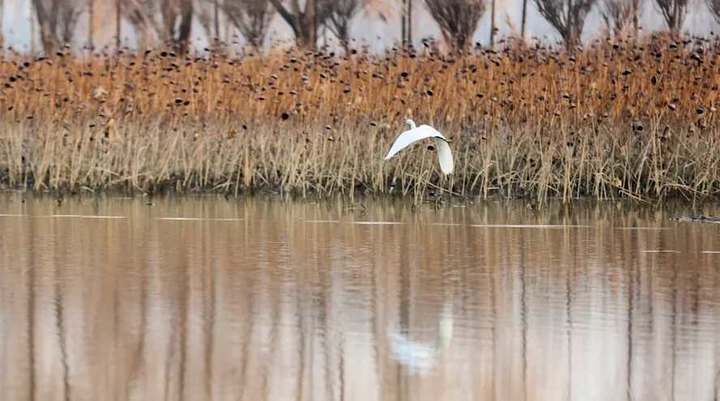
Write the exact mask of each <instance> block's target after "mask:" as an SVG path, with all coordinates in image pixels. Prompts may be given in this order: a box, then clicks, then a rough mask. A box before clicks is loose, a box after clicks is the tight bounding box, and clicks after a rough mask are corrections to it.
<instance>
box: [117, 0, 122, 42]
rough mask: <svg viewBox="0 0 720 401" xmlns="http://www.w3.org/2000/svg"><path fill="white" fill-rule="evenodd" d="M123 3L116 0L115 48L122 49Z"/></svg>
mask: <svg viewBox="0 0 720 401" xmlns="http://www.w3.org/2000/svg"><path fill="white" fill-rule="evenodd" d="M121 23H122V4H121V3H120V0H115V50H118V51H119V50H120V47H121V46H122V27H121Z"/></svg>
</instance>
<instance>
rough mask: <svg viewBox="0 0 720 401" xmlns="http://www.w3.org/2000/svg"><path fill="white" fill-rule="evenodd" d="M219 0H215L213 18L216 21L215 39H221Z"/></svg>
mask: <svg viewBox="0 0 720 401" xmlns="http://www.w3.org/2000/svg"><path fill="white" fill-rule="evenodd" d="M218 1H219V0H213V7H214V10H213V19H214V22H215V40H220V5H218Z"/></svg>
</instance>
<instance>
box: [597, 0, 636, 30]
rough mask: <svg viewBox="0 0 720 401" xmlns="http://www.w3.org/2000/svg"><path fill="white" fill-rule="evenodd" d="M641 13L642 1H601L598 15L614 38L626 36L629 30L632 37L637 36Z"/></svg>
mask: <svg viewBox="0 0 720 401" xmlns="http://www.w3.org/2000/svg"><path fill="white" fill-rule="evenodd" d="M641 11H642V0H602V2H601V3H600V15H601V16H602V19H603V21H605V25H606V26H607V28H608V31H609V32H610V33H612V35H614V36H620V35H623V34H627V33H628V31H629V30H630V29H632V33H633V36H637V33H638V29H639V25H640V12H641Z"/></svg>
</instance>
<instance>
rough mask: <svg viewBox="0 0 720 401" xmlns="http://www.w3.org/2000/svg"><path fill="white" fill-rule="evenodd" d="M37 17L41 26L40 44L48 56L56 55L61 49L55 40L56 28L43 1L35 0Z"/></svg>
mask: <svg viewBox="0 0 720 401" xmlns="http://www.w3.org/2000/svg"><path fill="white" fill-rule="evenodd" d="M34 4H35V16H36V17H37V22H38V25H39V26H40V42H41V43H42V46H43V50H44V51H45V54H46V55H50V54H54V53H55V51H56V50H57V49H58V48H59V43H58V41H57V39H56V38H55V26H54V24H52V23H51V22H50V18H49V17H50V16H49V14H48V12H47V10H45V6H44V5H43V4H42V0H34Z"/></svg>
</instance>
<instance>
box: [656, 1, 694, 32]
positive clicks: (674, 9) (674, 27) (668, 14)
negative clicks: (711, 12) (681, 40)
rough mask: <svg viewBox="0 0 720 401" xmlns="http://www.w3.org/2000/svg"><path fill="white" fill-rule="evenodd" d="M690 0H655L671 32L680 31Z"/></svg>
mask: <svg viewBox="0 0 720 401" xmlns="http://www.w3.org/2000/svg"><path fill="white" fill-rule="evenodd" d="M689 3H690V0H655V4H657V6H658V8H659V9H660V13H661V14H662V16H663V18H664V19H665V23H667V26H668V29H669V30H670V32H671V33H672V34H678V33H680V30H681V29H682V27H683V24H684V23H685V17H686V16H687V9H688V4H689Z"/></svg>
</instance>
